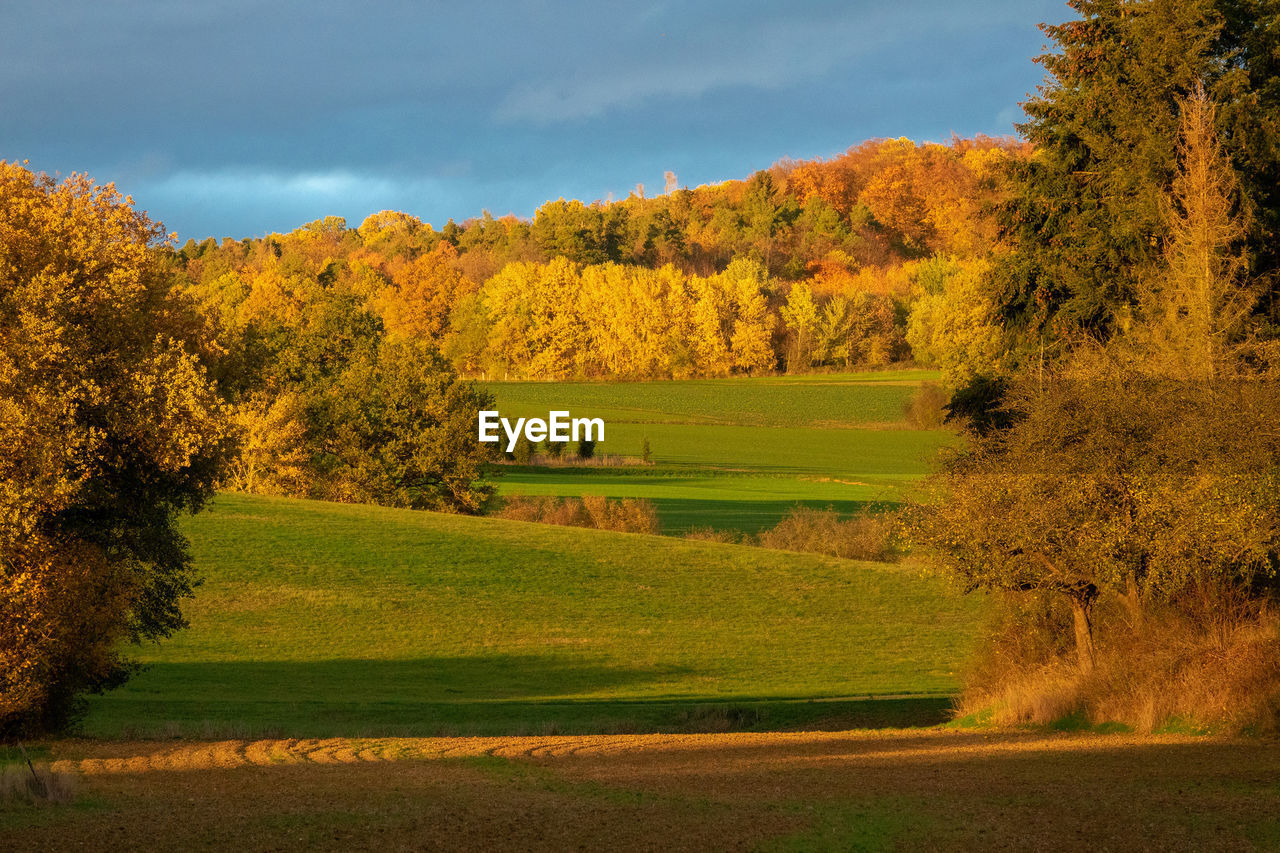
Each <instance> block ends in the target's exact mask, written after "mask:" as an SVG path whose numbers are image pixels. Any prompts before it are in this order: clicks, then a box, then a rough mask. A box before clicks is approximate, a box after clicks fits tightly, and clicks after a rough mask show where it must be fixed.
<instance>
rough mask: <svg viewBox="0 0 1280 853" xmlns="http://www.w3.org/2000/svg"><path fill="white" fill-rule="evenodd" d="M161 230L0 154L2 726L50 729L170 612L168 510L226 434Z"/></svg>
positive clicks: (77, 183)
mask: <svg viewBox="0 0 1280 853" xmlns="http://www.w3.org/2000/svg"><path fill="white" fill-rule="evenodd" d="M163 239H164V233H163V231H162V229H161V228H160V226H158V225H156V224H153V223H152V222H151V221H149V220H148V219H147V218H146V216H145V215H143V214H141V213H139V212H137V211H135V210H134V209H133V207H132V204H131V202H130V201H129V200H128V199H122V198H121V197H120V195H119V194H118V193H117V192H116V191H115V189H114V187H112V186H110V185H108V186H105V187H99V186H95V185H94V184H93V182H92V181H90V180H89V179H88V178H87V177H84V176H80V175H74V176H72V177H71V178H68V179H67V180H66V181H64V182H63V183H62V184H55V182H54V181H53V180H52V179H51V178H49V177H48V176H44V175H37V174H34V173H32V172H30V171H29V170H27V169H26V168H25V167H24V166H22V165H18V164H12V163H4V162H0V730H5V729H9V730H14V729H22V728H38V727H42V726H48V725H53V724H56V723H58V722H59V721H60V719H61V718H62V717H63V716H64V715H65V713H66V712H67V710H68V708H69V707H70V705H71V704H72V701H71V700H72V699H73V697H74V696H75V695H76V694H77V693H79V692H80V691H82V690H85V689H90V688H94V687H98V686H102V685H106V684H109V683H111V682H112V680H113V679H114V678H116V677H118V676H119V675H120V674H121V673H122V672H123V671H124V670H123V669H122V665H121V659H120V657H119V652H118V643H119V642H120V641H121V640H124V639H134V640H141V639H148V638H158V637H162V636H165V635H167V634H169V633H170V632H172V631H173V630H175V629H176V628H178V627H180V626H181V625H182V624H183V620H182V615H181V612H180V610H179V607H178V604H179V601H180V600H181V598H182V597H183V596H184V595H187V594H189V592H190V589H191V584H192V581H193V579H192V575H191V568H190V565H189V561H188V559H187V556H186V553H185V550H184V542H183V539H182V537H181V535H180V534H179V533H178V531H177V528H176V526H175V524H174V517H175V514H176V513H178V512H180V511H184V510H195V509H198V508H199V507H200V506H201V504H202V503H203V502H204V501H205V500H206V499H207V498H208V497H210V496H211V494H212V491H213V487H214V483H215V482H216V481H217V478H218V476H219V472H220V469H221V467H222V465H223V464H224V462H225V460H226V458H227V456H228V451H229V445H230V442H229V438H228V436H229V430H228V427H227V423H226V418H225V414H224V411H223V407H222V405H221V403H220V401H219V398H218V396H217V394H216V393H215V390H214V388H213V387H212V384H211V383H210V381H209V380H208V379H207V377H206V375H205V371H204V369H203V367H202V365H201V364H200V363H199V361H198V360H197V358H196V357H195V355H194V354H193V353H194V352H195V348H194V346H192V345H190V344H188V343H184V342H183V341H182V340H181V339H180V338H179V337H178V336H179V335H180V333H181V329H182V328H183V327H184V326H186V325H187V324H185V323H175V322H174V319H175V318H177V317H179V316H180V315H181V313H182V310H183V309H182V306H181V304H179V300H177V299H176V295H175V293H174V291H173V288H172V287H171V282H170V279H169V270H168V267H167V266H166V264H165V263H164V262H163V260H162V259H161V258H160V257H159V256H158V254H157V252H156V251H155V249H156V248H157V247H158V246H159V245H161V244H162V242H163Z"/></svg>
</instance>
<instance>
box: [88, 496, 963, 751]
mask: <svg viewBox="0 0 1280 853" xmlns="http://www.w3.org/2000/svg"><path fill="white" fill-rule="evenodd" d="M188 532H189V535H190V537H191V539H192V543H193V548H194V553H195V556H196V560H197V563H198V565H199V566H200V567H201V569H202V570H203V572H204V573H205V574H206V576H207V581H206V583H205V585H204V586H203V587H201V589H200V590H199V592H198V594H197V597H196V599H195V600H194V601H193V602H191V603H190V605H189V606H188V613H189V615H190V618H191V623H192V627H191V629H190V630H188V631H185V632H182V633H181V634H179V635H178V636H177V637H175V638H174V639H173V640H171V641H169V642H166V643H165V644H164V645H162V646H159V647H149V648H147V649H144V652H145V656H144V657H145V659H146V661H147V662H148V663H150V664H152V666H151V667H150V669H149V670H148V671H146V672H145V673H143V674H142V675H140V676H138V677H137V678H135V679H134V680H133V681H131V682H130V683H129V684H128V685H126V686H125V687H124V688H122V689H120V690H118V691H115V692H114V693H111V694H108V695H107V696H105V697H103V698H100V699H95V700H94V703H93V706H92V711H91V714H90V716H89V717H88V718H87V720H86V723H85V731H86V732H87V733H89V734H94V735H120V734H122V733H126V732H133V733H144V734H156V733H162V732H177V733H189V734H200V733H210V732H213V733H249V734H252V733H261V732H280V733H286V734H291V735H305V736H319V735H327V734H362V733H386V734H394V733H428V734H429V733H435V732H494V733H499V732H514V731H520V730H529V727H530V726H540V725H554V726H555V727H557V728H559V729H561V730H565V731H591V730H608V729H610V728H620V727H621V728H627V727H632V728H639V729H652V728H662V727H664V726H671V725H678V724H679V721H680V719H682V718H684V717H687V716H688V715H689V714H690V713H697V712H696V709H694V706H696V705H698V704H700V703H705V702H711V701H726V700H732V701H736V702H749V701H752V700H770V704H767V705H766V706H763V707H764V710H765V713H766V714H768V715H771V716H770V717H769V718H768V719H766V720H764V721H763V722H764V724H766V725H770V724H788V723H789V722H800V721H803V720H805V719H813V718H814V717H815V716H821V715H822V714H824V713H835V712H837V711H840V712H844V711H850V710H851V708H850V707H844V708H836V707H835V706H830V707H827V706H814V705H808V704H805V703H801V704H799V705H793V704H786V703H780V702H778V701H776V700H809V699H824V698H829V697H848V696H852V695H865V694H901V693H923V694H935V695H936V694H941V693H944V692H946V691H949V690H952V689H953V688H954V687H955V686H956V675H955V670H956V667H957V666H958V665H959V663H960V661H961V659H962V658H963V656H964V654H965V651H966V650H967V648H968V646H969V642H970V638H971V637H972V636H973V633H974V628H975V623H976V620H977V618H978V616H979V611H980V609H981V607H982V604H981V602H980V601H978V600H976V599H964V598H960V597H958V596H956V595H955V594H954V593H953V592H952V591H950V590H948V589H946V588H944V587H943V585H942V584H941V583H939V582H936V581H932V580H927V579H924V578H920V577H918V576H916V575H914V574H913V573H911V572H909V571H907V570H904V569H899V568H894V567H887V566H877V565H874V564H859V563H851V562H845V561H840V560H833V559H827V558H823V557H817V556H812V555H798V554H788V553H783V552H775V551H767V550H763V549H755V548H744V547H739V546H725V545H714V544H707V543H696V542H686V541H682V540H673V539H665V538H660V537H644V536H634V535H630V534H614V533H606V532H600V531H589V530H578V529H568V528H557V527H548V526H542V525H530V524H523V523H519V522H509V521H504V520H499V519H477V518H466V517H459V516H447V515H437V514H431V513H415V512H408V511H400V510H391V509H384V508H378V507H368V506H345V505H334V504H324V503H317V502H306V501H293V500H283V499H267V498H258V497H246V496H232V495H227V496H223V497H221V498H219V500H218V501H217V503H216V505H215V507H214V509H213V510H212V511H211V512H209V513H206V514H204V515H201V516H198V517H197V518H195V519H193V520H192V521H190V522H189V523H188ZM937 706H938V703H937V702H935V703H934V705H933V706H931V707H933V708H935V709H936V708H937ZM752 713H755V711H752Z"/></svg>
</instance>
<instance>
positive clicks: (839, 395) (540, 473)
mask: <svg viewBox="0 0 1280 853" xmlns="http://www.w3.org/2000/svg"><path fill="white" fill-rule="evenodd" d="M933 378H935V375H934V374H932V373H930V372H928V371H923V370H898V371H882V372H874V373H855V374H833V375H819V376H804V377H768V378H758V379H723V380H698V381H690V382H631V383H596V382H566V383H491V384H490V385H489V386H487V387H488V388H489V389H490V390H491V391H493V392H494V394H495V396H496V398H497V407H498V410H499V411H500V412H501V413H502V415H503V416H504V417H507V418H512V419H514V418H517V417H542V418H545V417H547V413H548V412H549V411H550V410H552V409H565V410H568V411H570V412H571V413H572V414H573V416H574V417H579V416H581V417H600V418H602V419H603V420H604V421H605V437H604V441H603V442H601V443H600V444H599V445H598V447H597V454H599V455H601V456H605V457H613V458H615V459H618V458H622V459H631V460H633V462H632V464H628V465H624V466H620V467H607V468H588V467H571V466H568V467H567V466H536V465H535V466H531V467H521V468H518V469H517V468H513V467H511V466H499V467H498V468H497V469H496V470H497V472H498V474H499V476H498V484H499V491H500V493H501V494H525V495H556V496H560V497H580V496H582V495H588V494H590V495H605V496H608V497H614V498H647V499H649V500H652V501H654V503H655V504H656V505H657V508H658V513H659V517H660V518H661V520H662V525H663V531H664V532H666V533H676V534H679V533H682V532H684V531H686V530H688V529H689V528H691V527H706V526H710V527H715V528H717V529H726V530H737V531H743V532H748V533H754V532H757V531H759V530H760V529H762V528H765V527H769V526H772V525H774V524H776V523H777V522H778V520H779V519H781V518H782V517H783V516H784V515H786V514H787V513H788V512H789V511H790V510H791V509H793V508H794V507H796V506H797V505H805V506H810V507H818V508H825V507H831V508H833V509H837V510H840V511H841V512H853V511H856V510H859V509H861V508H864V507H865V506H867V505H868V504H885V503H895V502H898V501H900V500H901V499H902V497H903V493H904V490H905V489H908V488H909V487H910V485H911V484H912V483H913V482H915V481H916V480H918V479H919V478H920V477H922V476H923V475H924V474H926V473H927V472H928V470H929V465H930V463H931V462H932V461H933V459H934V458H936V456H937V455H938V452H939V450H940V449H941V448H942V447H943V446H945V445H947V444H950V443H952V442H954V441H955V437H954V435H953V434H952V433H951V432H949V431H943V430H914V429H909V428H907V427H906V425H905V424H904V423H903V422H902V419H903V407H904V405H905V404H906V401H907V400H908V398H909V397H910V396H911V394H912V393H914V392H915V390H916V389H917V388H918V387H919V385H920V383H921V382H923V381H925V380H927V379H933ZM645 440H648V442H649V447H650V450H651V454H652V460H653V463H654V464H653V465H652V466H644V465H636V464H634V460H635V458H636V457H639V456H640V454H641V448H642V446H643V443H644V441H645Z"/></svg>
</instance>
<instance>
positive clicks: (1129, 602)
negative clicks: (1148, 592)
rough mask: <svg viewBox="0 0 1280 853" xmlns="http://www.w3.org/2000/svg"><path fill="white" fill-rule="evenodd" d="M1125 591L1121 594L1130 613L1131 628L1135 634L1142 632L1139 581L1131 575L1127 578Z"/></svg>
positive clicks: (1125, 607)
mask: <svg viewBox="0 0 1280 853" xmlns="http://www.w3.org/2000/svg"><path fill="white" fill-rule="evenodd" d="M1126 581H1127V582H1126V586H1125V592H1124V594H1123V595H1121V596H1120V601H1121V603H1123V604H1124V609H1125V610H1127V611H1128V613H1129V628H1130V629H1131V630H1132V631H1133V633H1134V634H1137V635H1140V634H1142V622H1143V619H1142V593H1140V592H1139V591H1138V583H1137V581H1135V580H1134V579H1133V575H1129V577H1128V578H1127V579H1126Z"/></svg>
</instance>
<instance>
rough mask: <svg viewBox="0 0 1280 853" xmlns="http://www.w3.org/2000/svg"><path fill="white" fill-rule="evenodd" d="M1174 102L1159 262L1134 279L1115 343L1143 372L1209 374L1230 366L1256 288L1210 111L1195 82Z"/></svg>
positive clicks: (1226, 371)
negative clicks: (1134, 294) (1174, 152)
mask: <svg viewBox="0 0 1280 853" xmlns="http://www.w3.org/2000/svg"><path fill="white" fill-rule="evenodd" d="M1181 103H1182V106H1181V121H1180V130H1179V145H1178V172H1177V174H1176V175H1175V177H1174V180H1173V184H1172V186H1171V187H1170V189H1169V191H1168V194H1167V196H1166V201H1165V203H1164V205H1163V210H1164V214H1165V218H1166V220H1167V221H1168V228H1169V239H1168V241H1167V242H1166V244H1165V262H1164V264H1163V265H1161V266H1159V267H1157V268H1156V269H1155V270H1154V271H1153V272H1152V273H1151V274H1150V276H1149V277H1148V278H1147V279H1146V280H1144V281H1143V282H1141V283H1140V286H1139V289H1138V300H1137V306H1136V314H1137V316H1136V317H1134V318H1132V319H1131V320H1128V321H1127V322H1125V323H1124V324H1123V325H1124V327H1125V329H1124V330H1125V331H1127V332H1128V333H1129V334H1127V335H1125V336H1123V339H1122V340H1121V341H1120V342H1119V344H1120V346H1122V347H1123V346H1125V345H1126V344H1128V345H1129V346H1130V348H1131V349H1134V350H1136V352H1135V355H1136V356H1137V358H1138V359H1139V365H1140V369H1142V370H1143V371H1144V372H1146V373H1149V374H1153V375H1158V376H1166V377H1184V378H1187V379H1195V380H1201V381H1208V380H1213V379H1217V378H1220V377H1221V376H1223V375H1231V374H1233V373H1235V372H1237V370H1238V368H1239V366H1240V363H1239V362H1240V355H1241V354H1242V347H1243V344H1244V338H1245V334H1246V325H1247V321H1248V319H1249V316H1250V314H1251V312H1252V311H1253V308H1254V305H1255V304H1256V302H1257V293H1256V288H1255V287H1254V286H1252V285H1251V284H1250V283H1249V282H1247V281H1246V280H1245V275H1246V273H1247V271H1248V263H1247V261H1246V259H1245V257H1244V254H1243V251H1242V249H1243V242H1244V239H1245V237H1246V235H1247V233H1248V219H1247V216H1246V213H1247V212H1246V211H1244V210H1241V207H1240V204H1241V200H1240V195H1239V190H1240V186H1239V180H1238V179H1237V176H1236V174H1235V170H1234V169H1233V168H1232V166H1231V163H1230V161H1228V160H1227V158H1226V156H1225V155H1224V153H1223V151H1222V149H1221V147H1220V146H1219V144H1218V139H1217V132H1216V131H1215V129H1214V124H1215V115H1216V113H1217V110H1216V108H1215V107H1214V104H1213V103H1212V102H1211V101H1210V100H1209V98H1208V95H1207V94H1206V93H1205V90H1204V88H1203V87H1202V86H1198V87H1197V88H1196V90H1195V91H1194V92H1193V93H1192V95H1191V96H1190V97H1188V98H1184V99H1183V100H1182V102H1181Z"/></svg>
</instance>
